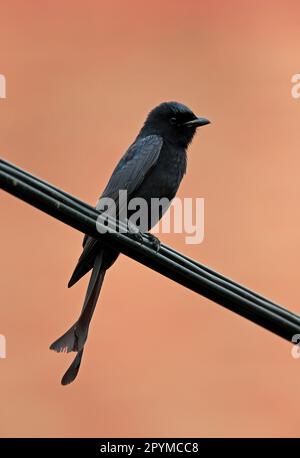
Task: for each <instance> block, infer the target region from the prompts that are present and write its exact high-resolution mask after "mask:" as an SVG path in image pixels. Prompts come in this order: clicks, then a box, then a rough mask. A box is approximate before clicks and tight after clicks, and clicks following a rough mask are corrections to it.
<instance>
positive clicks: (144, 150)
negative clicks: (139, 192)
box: [96, 135, 163, 208]
mask: <svg viewBox="0 0 300 458" xmlns="http://www.w3.org/2000/svg"><path fill="white" fill-rule="evenodd" d="M162 144H163V139H162V137H160V136H158V135H148V136H147V137H144V138H141V139H139V140H137V141H136V142H135V143H133V144H132V145H131V146H130V147H129V149H128V150H127V151H126V153H125V154H124V156H123V157H122V159H121V160H120V162H119V163H118V164H117V166H116V168H115V170H114V171H113V173H112V176H111V178H110V180H109V182H108V183H107V186H106V188H105V189H104V191H103V193H102V196H101V197H110V198H111V199H113V200H114V201H116V202H117V199H118V193H119V190H120V189H124V190H126V191H127V193H128V198H130V197H131V195H132V193H133V192H134V191H135V190H136V189H137V188H138V187H139V186H140V185H141V184H142V182H143V180H144V178H145V176H146V175H147V174H148V173H149V172H150V170H151V168H152V167H153V166H154V165H155V164H156V162H157V159H158V157H159V153H160V151H161V147H162ZM96 208H97V207H96Z"/></svg>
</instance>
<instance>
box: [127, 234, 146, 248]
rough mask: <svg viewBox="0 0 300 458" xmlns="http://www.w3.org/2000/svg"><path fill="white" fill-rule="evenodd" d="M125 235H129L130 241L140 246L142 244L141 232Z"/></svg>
mask: <svg viewBox="0 0 300 458" xmlns="http://www.w3.org/2000/svg"><path fill="white" fill-rule="evenodd" d="M127 235H129V237H130V238H132V240H134V241H135V242H138V243H140V244H141V245H142V244H143V243H144V239H143V234H142V232H127Z"/></svg>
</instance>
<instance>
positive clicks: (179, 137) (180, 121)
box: [143, 102, 210, 147]
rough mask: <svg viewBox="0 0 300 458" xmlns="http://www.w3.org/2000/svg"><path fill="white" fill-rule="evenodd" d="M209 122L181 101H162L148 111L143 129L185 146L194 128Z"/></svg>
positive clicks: (193, 132) (191, 136)
mask: <svg viewBox="0 0 300 458" xmlns="http://www.w3.org/2000/svg"><path fill="white" fill-rule="evenodd" d="M209 123H210V121H208V119H205V118H198V117H197V116H196V115H195V114H194V113H193V112H192V110H190V109H189V108H188V107H187V106H185V105H183V104H182V103H178V102H164V103H161V104H160V105H158V106H157V107H155V108H153V110H152V111H150V113H149V115H148V117H147V119H146V121H145V125H144V127H143V131H144V132H145V131H146V132H147V133H155V134H157V135H161V136H162V137H164V138H165V139H166V140H168V141H170V142H172V143H174V144H177V145H181V146H184V147H187V146H188V144H189V143H190V142H191V141H192V139H193V136H194V135H195V132H196V129H197V128H198V127H200V126H205V125H206V124H209Z"/></svg>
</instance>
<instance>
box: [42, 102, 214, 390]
mask: <svg viewBox="0 0 300 458" xmlns="http://www.w3.org/2000/svg"><path fill="white" fill-rule="evenodd" d="M207 124H210V121H209V120H208V119H206V118H203V117H198V116H196V115H195V114H194V112H193V111H192V110H191V109H190V108H188V107H187V106H186V105H184V104H182V103H179V102H174V101H171V102H163V103H160V104H159V105H158V106H156V107H155V108H153V109H152V110H151V111H150V112H149V114H148V116H147V117H146V120H145V122H144V124H143V126H142V128H141V130H140V131H139V133H138V135H137V137H136V139H135V140H134V142H133V143H132V144H131V146H129V148H128V149H127V151H126V152H125V154H124V155H123V156H122V158H121V159H120V161H119V162H118V164H117V165H116V167H115V169H114V171H113V173H112V175H111V177H110V179H109V181H108V183H107V185H106V187H105V189H104V191H103V193H102V195H101V196H100V199H99V201H98V203H97V205H96V209H99V208H100V202H101V199H103V198H110V199H112V200H113V202H115V204H116V208H118V210H120V204H119V202H118V196H119V191H120V190H125V191H126V192H127V195H128V200H129V201H130V199H133V198H137V197H138V198H142V199H144V200H145V201H146V202H147V203H149V204H150V203H151V199H153V198H155V199H157V198H158V199H163V198H167V201H169V202H170V203H171V201H172V199H173V198H174V197H175V195H176V193H177V191H178V188H179V185H180V183H181V181H182V178H183V176H184V175H185V173H186V168H187V150H188V147H189V145H190V143H191V141H192V139H193V137H194V135H195V133H196V130H197V128H198V127H200V126H205V125H207ZM167 208H168V205H166V206H165V207H164V208H162V209H161V211H160V213H159V215H157V216H156V220H153V219H151V218H149V221H148V225H147V227H146V229H147V230H151V228H152V227H154V225H155V224H156V222H157V221H158V220H159V219H160V218H161V217H162V216H163V214H164V213H165V211H166V210H167ZM144 229H145V228H144ZM129 232H130V231H129ZM135 235H137V236H138V235H141V233H140V232H139V230H138V229H137V231H136V234H135ZM149 235H150V240H151V242H152V243H153V247H154V248H155V250H156V251H158V250H159V246H160V242H159V240H158V239H157V238H156V237H155V236H154V235H153V234H149ZM82 247H83V249H82V253H81V255H80V257H79V260H78V262H77V265H76V267H75V270H74V272H73V274H72V276H71V278H70V281H69V283H68V287H71V286H73V285H74V284H75V283H76V282H77V281H78V280H80V279H81V278H82V277H83V276H84V275H85V274H87V273H88V272H89V271H92V272H91V276H90V280H89V284H88V287H87V291H86V295H85V299H84V302H83V306H82V311H81V314H80V316H79V318H78V319H77V321H76V322H75V323H74V324H73V325H72V326H71V327H70V328H69V329H68V331H67V332H66V333H65V334H63V335H62V336H61V337H60V338H59V339H57V340H56V341H55V342H53V343H52V345H51V346H50V349H51V350H54V351H56V352H76V353H77V354H76V357H75V359H74V360H73V362H72V364H71V365H70V367H69V368H68V370H67V371H66V373H65V374H64V376H63V377H62V380H61V384H62V385H68V384H69V383H71V382H73V381H74V380H75V378H76V377H77V374H78V371H79V368H80V365H81V361H82V356H83V352H84V348H85V344H86V340H87V337H88V332H89V326H90V322H91V319H92V316H93V313H94V310H95V307H96V304H97V300H98V297H99V294H100V290H101V287H102V284H103V281H104V277H105V274H106V271H107V270H108V269H109V268H110V267H111V266H112V265H113V264H114V262H115V261H116V260H117V258H118V256H119V252H118V251H117V250H116V249H114V248H113V247H108V246H107V245H104V244H103V243H101V240H100V238H99V239H97V238H94V237H91V236H89V235H85V236H84V239H83V243H82Z"/></svg>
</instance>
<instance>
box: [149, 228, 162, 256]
mask: <svg viewBox="0 0 300 458" xmlns="http://www.w3.org/2000/svg"><path fill="white" fill-rule="evenodd" d="M147 235H148V240H149V242H150V243H151V245H152V246H153V249H154V250H155V251H156V253H158V252H159V250H160V240H159V239H158V238H157V237H155V235H153V234H150V233H148V234H147Z"/></svg>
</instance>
